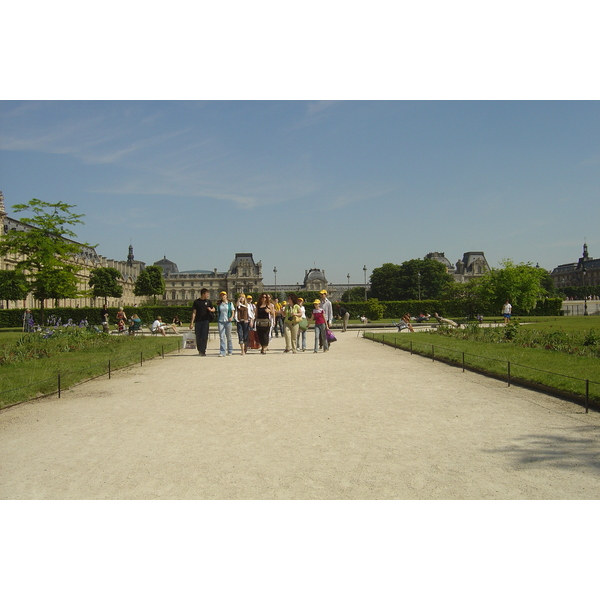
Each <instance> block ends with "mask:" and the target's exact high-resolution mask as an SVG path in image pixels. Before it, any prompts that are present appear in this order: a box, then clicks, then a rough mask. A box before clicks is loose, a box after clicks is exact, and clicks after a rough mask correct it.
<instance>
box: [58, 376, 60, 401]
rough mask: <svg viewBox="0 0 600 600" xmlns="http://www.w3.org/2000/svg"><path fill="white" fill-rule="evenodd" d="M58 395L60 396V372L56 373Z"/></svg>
mask: <svg viewBox="0 0 600 600" xmlns="http://www.w3.org/2000/svg"><path fill="white" fill-rule="evenodd" d="M58 397H59V398H60V373H59V374H58Z"/></svg>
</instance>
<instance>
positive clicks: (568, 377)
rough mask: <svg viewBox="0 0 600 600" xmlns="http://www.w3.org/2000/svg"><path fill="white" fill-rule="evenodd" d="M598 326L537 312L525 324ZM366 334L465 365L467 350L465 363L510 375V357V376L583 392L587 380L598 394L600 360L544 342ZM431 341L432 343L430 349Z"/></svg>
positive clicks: (587, 319)
mask: <svg viewBox="0 0 600 600" xmlns="http://www.w3.org/2000/svg"><path fill="white" fill-rule="evenodd" d="M594 326H596V329H600V319H598V320H597V321H596V320H595V317H557V318H556V320H555V319H554V318H552V317H541V318H540V317H538V319H537V320H536V322H535V323H532V324H531V325H523V326H522V327H524V328H530V327H531V328H535V329H537V330H541V331H549V332H552V331H556V330H562V331H568V332H581V333H583V332H587V331H589V330H590V329H593V328H594ZM365 337H367V338H369V339H375V340H377V341H383V342H384V343H386V344H390V345H393V346H396V345H397V346H401V347H402V348H405V349H409V348H410V345H411V343H412V348H413V351H414V352H417V353H419V354H424V355H426V356H432V354H433V355H434V356H435V357H438V358H444V359H447V360H451V361H454V362H456V363H457V364H459V365H461V364H462V360H463V353H464V358H465V364H466V366H467V367H469V366H471V367H476V368H480V369H484V370H486V371H488V372H490V373H493V374H500V375H506V374H507V372H508V362H510V373H511V376H512V377H518V378H522V379H525V380H527V381H532V382H535V383H540V384H543V385H548V386H550V387H553V388H556V389H557V390H561V391H566V392H569V393H574V394H579V395H585V389H586V383H585V380H588V381H589V394H590V398H593V399H600V360H598V358H595V357H591V356H577V355H573V354H566V353H563V352H558V351H554V350H546V349H543V348H527V347H522V346H517V345H514V344H512V343H511V342H510V341H505V342H503V343H485V342H479V341H474V340H461V339H455V338H451V337H447V336H442V335H439V334H437V333H435V332H431V333H425V332H423V333H419V332H416V333H406V332H403V333H395V332H394V333H392V332H390V333H369V332H365ZM432 346H433V349H432Z"/></svg>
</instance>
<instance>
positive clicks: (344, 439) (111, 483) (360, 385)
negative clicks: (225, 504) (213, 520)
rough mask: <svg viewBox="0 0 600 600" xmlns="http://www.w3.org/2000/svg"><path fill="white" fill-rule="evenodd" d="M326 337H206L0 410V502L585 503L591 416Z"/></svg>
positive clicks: (595, 468)
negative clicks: (238, 342) (247, 341)
mask: <svg viewBox="0 0 600 600" xmlns="http://www.w3.org/2000/svg"><path fill="white" fill-rule="evenodd" d="M407 335H408V334H407ZM308 338H309V340H310V343H309V345H310V346H312V339H313V338H312V333H309V335H308ZM338 338H339V341H338V342H336V343H335V344H334V346H333V348H332V350H331V351H330V352H329V353H326V354H323V353H319V354H313V353H312V351H310V352H306V353H300V354H297V355H291V354H290V355H287V354H283V353H282V352H281V348H282V343H281V340H280V339H276V340H274V341H273V343H272V348H273V350H274V351H273V352H270V353H269V354H268V355H267V356H261V355H260V354H258V353H257V352H256V351H255V352H253V353H252V354H250V355H248V356H245V357H242V356H240V355H239V354H236V355H234V356H232V357H227V358H218V357H217V356H216V354H217V350H216V348H217V342H215V341H210V342H209V354H210V356H207V357H206V358H200V357H199V356H198V355H197V353H196V352H195V351H190V350H187V351H182V353H181V354H179V355H178V354H174V355H170V356H167V357H166V358H165V359H164V360H163V359H157V360H154V361H152V362H150V363H146V364H145V365H144V366H143V367H132V368H130V369H128V370H124V371H120V372H118V373H116V374H113V378H112V379H111V380H110V381H109V380H108V379H107V378H102V379H100V380H96V381H93V382H89V383H85V384H82V385H80V386H78V387H76V388H74V389H72V390H69V391H67V392H63V397H62V398H61V399H56V398H50V399H46V400H43V401H36V402H32V403H28V404H24V405H21V406H18V407H13V408H9V409H7V410H4V411H1V412H0V457H1V458H0V498H1V499H8V498H13V499H25V498H37V499H51V498H52V499H67V498H70V499H87V498H89V499H95V498H107V499H127V498H136V499H153V498H156V499H167V498H169V499H492V498H496V499H529V498H531V499H578V498H586V499H597V498H599V497H600V414H598V413H594V412H591V413H589V414H587V415H586V414H584V411H583V409H582V408H581V407H579V406H576V405H573V404H570V403H567V402H563V401H560V400H557V399H554V398H551V397H548V396H545V395H543V394H540V393H537V392H532V391H528V390H523V389H520V388H517V387H511V388H507V387H506V385H505V384H503V383H501V382H497V381H495V380H491V379H486V378H485V377H481V376H479V375H475V374H471V373H462V371H461V370H460V369H456V368H453V367H449V366H447V365H443V364H440V363H434V362H432V361H431V360H428V359H426V358H423V357H418V356H410V354H408V353H406V352H402V351H399V350H394V349H392V348H388V347H384V346H382V345H380V344H376V343H373V342H371V341H368V340H364V339H362V337H356V334H355V333H353V332H347V333H345V334H342V333H339V334H338ZM236 352H237V350H236Z"/></svg>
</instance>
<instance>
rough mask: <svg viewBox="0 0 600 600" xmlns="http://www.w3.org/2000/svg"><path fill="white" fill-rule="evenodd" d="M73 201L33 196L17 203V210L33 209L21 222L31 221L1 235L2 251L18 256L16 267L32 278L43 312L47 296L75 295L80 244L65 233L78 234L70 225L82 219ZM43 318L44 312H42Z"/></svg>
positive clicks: (62, 296)
mask: <svg viewBox="0 0 600 600" xmlns="http://www.w3.org/2000/svg"><path fill="white" fill-rule="evenodd" d="M73 206H74V205H72V204H65V203H64V202H55V203H50V202H44V201H42V200H38V199H37V198H33V199H32V200H30V201H29V202H27V203H25V204H15V205H14V206H13V207H12V208H13V210H14V211H15V212H23V211H30V212H31V213H33V216H32V217H23V218H22V219H21V222H22V223H25V224H26V225H31V226H32V228H31V229H27V230H25V231H18V230H14V229H13V230H10V231H9V232H8V233H6V235H5V236H3V237H2V239H0V252H1V253H3V254H14V255H16V256H17V257H19V262H18V263H17V265H16V268H15V270H16V271H17V272H18V273H21V274H24V275H25V276H26V277H27V279H28V280H29V284H30V289H31V291H32V292H33V295H34V297H35V298H36V299H37V300H39V301H40V304H41V308H42V315H43V310H44V305H45V301H46V300H47V299H56V300H58V299H59V298H76V297H77V296H78V290H77V283H78V279H77V273H78V272H79V270H80V267H79V266H77V265H76V264H74V262H73V259H74V258H75V256H76V255H77V254H79V252H80V251H81V245H79V244H77V243H75V242H72V241H70V240H68V239H66V238H65V236H69V237H76V236H75V233H74V232H73V231H72V230H71V229H70V227H71V226H73V225H75V224H77V223H83V221H81V219H80V217H82V216H83V215H77V214H74V213H72V212H71V211H70V209H71V208H73ZM42 319H43V316H42Z"/></svg>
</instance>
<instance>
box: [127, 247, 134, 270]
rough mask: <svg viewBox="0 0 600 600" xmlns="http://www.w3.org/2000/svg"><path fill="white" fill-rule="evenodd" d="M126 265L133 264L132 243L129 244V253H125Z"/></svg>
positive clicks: (130, 265)
mask: <svg viewBox="0 0 600 600" xmlns="http://www.w3.org/2000/svg"><path fill="white" fill-rule="evenodd" d="M127 266H129V267H132V266H133V245H132V244H129V254H128V255H127Z"/></svg>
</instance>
